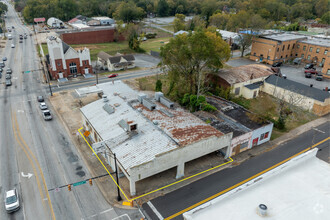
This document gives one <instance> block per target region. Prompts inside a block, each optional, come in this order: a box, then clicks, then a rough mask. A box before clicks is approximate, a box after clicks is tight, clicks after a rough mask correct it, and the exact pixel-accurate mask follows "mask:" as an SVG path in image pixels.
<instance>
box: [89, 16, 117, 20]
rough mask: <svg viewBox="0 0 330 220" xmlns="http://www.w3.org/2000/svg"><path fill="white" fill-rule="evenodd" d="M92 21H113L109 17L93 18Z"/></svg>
mask: <svg viewBox="0 0 330 220" xmlns="http://www.w3.org/2000/svg"><path fill="white" fill-rule="evenodd" d="M92 19H96V20H113V19H112V18H109V17H105V16H103V17H92Z"/></svg>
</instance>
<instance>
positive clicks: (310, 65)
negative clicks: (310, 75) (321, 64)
mask: <svg viewBox="0 0 330 220" xmlns="http://www.w3.org/2000/svg"><path fill="white" fill-rule="evenodd" d="M308 69H314V70H315V69H316V68H315V66H314V64H313V63H308V64H306V66H305V70H308Z"/></svg>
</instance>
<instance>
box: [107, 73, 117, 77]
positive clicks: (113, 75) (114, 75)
mask: <svg viewBox="0 0 330 220" xmlns="http://www.w3.org/2000/svg"><path fill="white" fill-rule="evenodd" d="M116 76H118V74H117V73H114V74H111V75H109V76H108V78H113V77H116Z"/></svg>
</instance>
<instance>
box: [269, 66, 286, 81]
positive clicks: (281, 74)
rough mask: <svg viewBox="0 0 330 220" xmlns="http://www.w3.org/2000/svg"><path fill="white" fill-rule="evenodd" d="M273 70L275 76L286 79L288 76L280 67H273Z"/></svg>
mask: <svg viewBox="0 0 330 220" xmlns="http://www.w3.org/2000/svg"><path fill="white" fill-rule="evenodd" d="M271 70H272V71H273V72H274V73H275V76H279V77H283V78H284V79H286V75H285V74H284V73H282V72H281V69H280V68H279V67H271Z"/></svg>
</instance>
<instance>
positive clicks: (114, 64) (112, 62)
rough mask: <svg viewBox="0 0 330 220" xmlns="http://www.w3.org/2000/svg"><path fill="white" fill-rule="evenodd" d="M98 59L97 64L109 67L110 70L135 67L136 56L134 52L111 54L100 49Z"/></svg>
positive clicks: (104, 67)
mask: <svg viewBox="0 0 330 220" xmlns="http://www.w3.org/2000/svg"><path fill="white" fill-rule="evenodd" d="M97 60H98V62H97V64H98V65H99V66H100V67H101V68H103V69H108V70H109V71H118V70H124V69H132V68H134V67H135V62H134V61H135V57H134V56H133V55H132V54H127V55H122V54H117V55H115V56H111V55H109V54H107V53H105V52H104V51H100V52H99V53H98V55H97Z"/></svg>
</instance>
